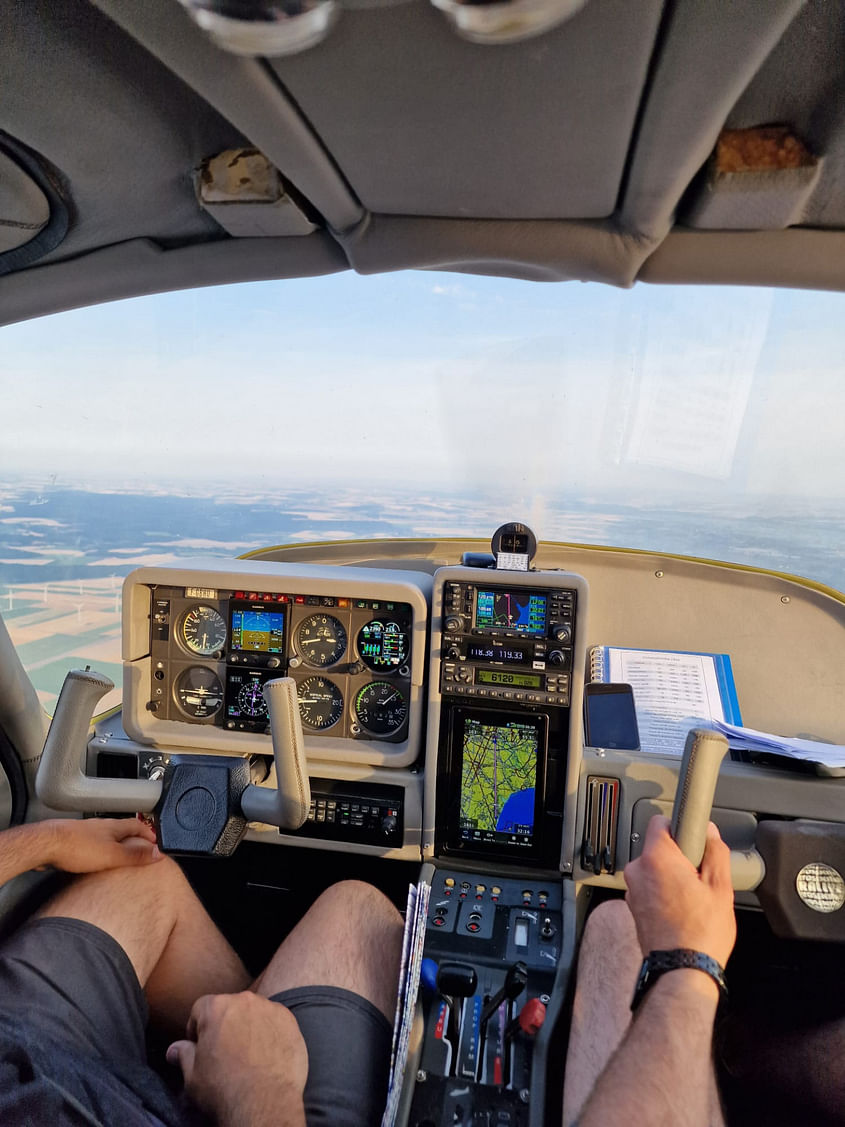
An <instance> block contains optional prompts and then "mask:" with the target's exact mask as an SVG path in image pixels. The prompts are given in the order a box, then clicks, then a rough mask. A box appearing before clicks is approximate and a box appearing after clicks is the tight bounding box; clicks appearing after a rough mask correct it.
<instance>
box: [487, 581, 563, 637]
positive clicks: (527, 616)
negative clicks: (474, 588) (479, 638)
mask: <svg viewBox="0 0 845 1127" xmlns="http://www.w3.org/2000/svg"><path fill="white" fill-rule="evenodd" d="M547 603H548V596H546V595H545V594H542V593H538V592H535V591H533V590H531V588H530V587H529V588H523V589H521V590H511V591H503V590H501V589H500V590H495V591H482V590H481V589H479V591H478V595H477V598H476V603H475V627H476V629H481V630H505V631H514V632H516V633H519V634H532V635H537V636H541V635H543V634H545V632H546V606H547Z"/></svg>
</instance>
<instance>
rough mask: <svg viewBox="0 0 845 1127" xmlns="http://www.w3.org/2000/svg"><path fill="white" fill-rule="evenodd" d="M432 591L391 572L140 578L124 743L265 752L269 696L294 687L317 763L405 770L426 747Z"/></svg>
mask: <svg viewBox="0 0 845 1127" xmlns="http://www.w3.org/2000/svg"><path fill="white" fill-rule="evenodd" d="M234 568H236V569H237V570H234ZM230 569H233V570H230ZM430 588H431V578H430V576H428V575H425V574H417V573H415V572H408V571H400V572H396V571H392V570H387V569H384V570H378V571H377V570H374V569H373V570H370V569H366V568H357V567H348V568H346V567H332V568H320V567H312V566H308V565H303V566H301V567H288V568H284V567H278V566H273V565H269V564H263V563H251V561H230V562H227V561H218V560H215V561H208V560H205V561H202V560H198V561H187V560H186V561H185V564H184V566H177V567H168V568H165V567H162V568H140V569H138V570H137V571H135V572H132V573H131V574H130V575H129V576H128V577H127V580H126V586H125V592H124V607H125V608H126V610H125V619H124V684H125V686H126V689H125V697H126V698H128V699H126V700H125V702H124V703H125V707H124V722H125V724H126V727H127V732H128V733H129V734H130V735H131V736H132V738H134V739H135V740H138V741H139V742H141V743H144V744H147V745H149V744H156V745H158V746H162V747H170V746H174V747H187V748H195V749H198V750H199V749H201V750H204V751H212V752H224V751H234V750H237V751H240V752H243V751H248V752H253V753H257V754H269V752H270V750H271V747H270V745H269V737H270V722H269V716H268V712H267V704H266V702H265V700H264V685H265V684H266V682H267V681H269V680H272V679H274V678H278V677H290V678H292V679H293V680H294V681H295V683H296V690H297V697H298V702H299V714H300V719H301V721H302V728H303V734H304V736H305V743H306V751H307V752H308V754H309V756H310V757H313V758H315V759H328V760H335V761H347V762H365V763H367V762H368V763H372V764H385V765H388V764H389V765H391V766H406V765H408V764H410V763H411V762H413V760H414V759H415V758H416V757H417V755H418V754H419V750H420V744H419V741H420V733H421V730H422V723H423V713H424V709H425V702H424V699H423V691H422V689H423V677H424V669H425V660H426V637H427V625H428V602H429V593H430Z"/></svg>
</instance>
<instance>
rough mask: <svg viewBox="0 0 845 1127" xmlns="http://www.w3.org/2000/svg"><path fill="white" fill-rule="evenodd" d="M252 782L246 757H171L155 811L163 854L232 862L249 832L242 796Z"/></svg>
mask: <svg viewBox="0 0 845 1127" xmlns="http://www.w3.org/2000/svg"><path fill="white" fill-rule="evenodd" d="M251 781H252V779H251V772H250V765H249V760H248V759H246V758H235V757H232V756H216V755H190V756H189V755H183V756H180V755H174V756H172V757H171V760H170V763H169V764H168V766H167V768H166V769H165V773H164V778H163V779H162V786H161V798H160V799H159V801H158V804H157V805H156V808H155V810H154V812H153V813H154V814H155V817H156V826H157V833H158V842H159V845H160V847H161V849H162V850H163V851H164V852H165V853H191V854H206V855H208V854H210V855H212V856H215V857H230V856H231V855H232V853H234V851H235V848H236V846H237V845H238V842H239V841H240V840H241V838H242V837H243V835H244V834H245V833H246V827H247V821H246V818H244V816H243V814H242V813H241V796H242V795H243V792H244V791H245V790H246V788H247V787H248V786H249V784H250V782H251Z"/></svg>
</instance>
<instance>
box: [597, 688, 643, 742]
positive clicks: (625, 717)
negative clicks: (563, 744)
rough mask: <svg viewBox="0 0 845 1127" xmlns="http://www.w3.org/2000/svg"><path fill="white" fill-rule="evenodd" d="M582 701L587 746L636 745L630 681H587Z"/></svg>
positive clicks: (637, 732) (635, 720) (637, 735)
mask: <svg viewBox="0 0 845 1127" xmlns="http://www.w3.org/2000/svg"><path fill="white" fill-rule="evenodd" d="M584 702H585V707H584V720H585V727H586V731H585V733H584V734H585V737H586V741H585V742H586V744H587V746H588V747H606V748H616V749H618V750H620V751H637V750H638V749H639V746H640V735H639V730H638V729H637V713H636V709H635V708H634V693H633V690H632V689H631V686H630V685H587V687H586V691H585V696H584Z"/></svg>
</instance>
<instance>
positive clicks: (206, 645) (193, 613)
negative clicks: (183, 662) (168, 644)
mask: <svg viewBox="0 0 845 1127" xmlns="http://www.w3.org/2000/svg"><path fill="white" fill-rule="evenodd" d="M179 640H180V642H181V643H182V644H183V645H184V646H185V648H186V649H187V650H188V651H189V652H190V653H194V654H198V655H199V656H200V657H211V655H212V654H215V653H217V652H218V651H219V650H222V649H223V647H224V646H225V645H226V623H225V621H224V619H223V616H222V615H221V614H219V613H218V611H216V610H215V609H214V607H210V606H205V605H200V606H195V607H191V609H190V610H189V611H187V612H186V613H185V614H184V615H183V616H182V620H181V622H180V623H179Z"/></svg>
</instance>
